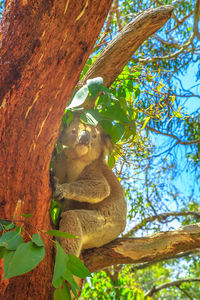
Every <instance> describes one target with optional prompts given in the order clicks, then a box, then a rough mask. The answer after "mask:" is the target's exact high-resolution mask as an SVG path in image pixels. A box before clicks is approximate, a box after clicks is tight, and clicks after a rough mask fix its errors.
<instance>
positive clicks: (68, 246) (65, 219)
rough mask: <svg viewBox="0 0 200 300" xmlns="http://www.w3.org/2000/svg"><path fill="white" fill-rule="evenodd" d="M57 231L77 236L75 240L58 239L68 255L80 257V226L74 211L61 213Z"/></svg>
mask: <svg viewBox="0 0 200 300" xmlns="http://www.w3.org/2000/svg"><path fill="white" fill-rule="evenodd" d="M59 230H60V231H64V232H67V233H71V234H74V235H76V236H79V238H77V239H63V238H59V239H58V240H59V242H60V244H61V246H62V248H63V249H64V250H65V252H66V253H68V254H74V255H76V256H77V257H78V256H79V255H80V252H81V248H82V235H83V234H82V226H81V223H80V220H79V218H78V214H77V213H76V211H75V210H69V211H66V212H63V213H62V215H61V221H60V224H59Z"/></svg>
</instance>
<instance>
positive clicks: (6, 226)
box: [3, 223, 15, 230]
mask: <svg viewBox="0 0 200 300" xmlns="http://www.w3.org/2000/svg"><path fill="white" fill-rule="evenodd" d="M3 227H4V229H5V230H10V229H13V228H15V224H14V223H9V224H8V225H3Z"/></svg>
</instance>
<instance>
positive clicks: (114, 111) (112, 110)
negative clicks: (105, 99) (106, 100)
mask: <svg viewBox="0 0 200 300" xmlns="http://www.w3.org/2000/svg"><path fill="white" fill-rule="evenodd" d="M102 115H103V116H104V117H106V118H108V119H111V120H112V121H119V122H128V121H129V120H128V118H127V116H126V113H125V112H124V111H123V109H122V108H121V106H120V105H119V104H114V105H111V106H109V107H107V108H105V109H104V111H102Z"/></svg>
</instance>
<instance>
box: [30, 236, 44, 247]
mask: <svg viewBox="0 0 200 300" xmlns="http://www.w3.org/2000/svg"><path fill="white" fill-rule="evenodd" d="M32 242H33V243H34V244H35V245H36V246H38V247H44V242H43V240H42V238H41V236H40V235H39V234H38V233H35V234H33V236H32Z"/></svg>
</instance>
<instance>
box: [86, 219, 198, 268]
mask: <svg viewBox="0 0 200 300" xmlns="http://www.w3.org/2000/svg"><path fill="white" fill-rule="evenodd" d="M199 248H200V223H198V224H194V225H189V226H184V227H182V228H180V229H179V230H175V231H167V232H160V233H156V234H153V235H150V236H147V237H142V238H118V239H116V240H114V241H112V242H111V243H109V244H107V245H105V246H103V247H99V248H93V249H88V250H85V251H84V252H83V259H84V263H85V265H86V266H87V268H88V269H89V270H90V271H91V272H94V271H97V270H101V269H103V268H105V267H108V266H110V265H118V264H128V263H129V264H131V263H142V262H154V261H156V260H158V259H164V258H165V259H167V258H168V257H169V256H173V255H176V254H178V253H182V252H184V251H187V250H194V249H199Z"/></svg>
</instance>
